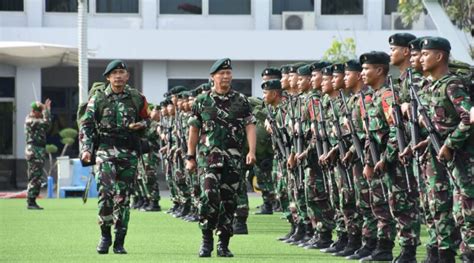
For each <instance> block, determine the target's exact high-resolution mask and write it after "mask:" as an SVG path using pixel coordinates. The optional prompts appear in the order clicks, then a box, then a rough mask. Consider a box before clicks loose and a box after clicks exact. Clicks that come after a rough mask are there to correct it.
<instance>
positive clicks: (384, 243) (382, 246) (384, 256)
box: [360, 239, 395, 262]
mask: <svg viewBox="0 0 474 263" xmlns="http://www.w3.org/2000/svg"><path fill="white" fill-rule="evenodd" d="M394 245H395V244H394V243H393V241H391V240H388V239H379V241H378V242H377V248H376V249H375V250H374V251H373V252H372V254H370V256H367V257H365V258H362V259H361V260H360V262H371V261H392V260H393V253H392V250H393V246H394Z"/></svg>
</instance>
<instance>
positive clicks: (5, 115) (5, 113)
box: [0, 101, 13, 155]
mask: <svg viewBox="0 0 474 263" xmlns="http://www.w3.org/2000/svg"><path fill="white" fill-rule="evenodd" d="M0 123H1V124H2V125H0V155H12V154H13V102H11V101H10V102H8V101H7V102H0Z"/></svg>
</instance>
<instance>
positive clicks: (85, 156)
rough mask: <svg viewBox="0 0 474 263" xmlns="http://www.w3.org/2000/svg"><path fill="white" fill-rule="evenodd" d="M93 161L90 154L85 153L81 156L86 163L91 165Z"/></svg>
mask: <svg viewBox="0 0 474 263" xmlns="http://www.w3.org/2000/svg"><path fill="white" fill-rule="evenodd" d="M91 159H92V154H91V153H90V152H87V151H86V152H83V153H82V155H81V160H82V161H83V162H85V163H90V162H91Z"/></svg>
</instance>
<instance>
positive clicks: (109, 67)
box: [102, 59, 127, 76]
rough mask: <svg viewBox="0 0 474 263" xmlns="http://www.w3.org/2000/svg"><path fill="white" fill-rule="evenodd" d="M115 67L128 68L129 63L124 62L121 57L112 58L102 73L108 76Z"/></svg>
mask: <svg viewBox="0 0 474 263" xmlns="http://www.w3.org/2000/svg"><path fill="white" fill-rule="evenodd" d="M114 69H127V64H125V62H123V61H122V60H120V59H116V60H112V61H110V63H109V64H108V65H107V67H106V68H105V71H104V73H102V75H104V76H107V75H109V73H110V72H111V71H112V70H114Z"/></svg>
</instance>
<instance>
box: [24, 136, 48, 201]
mask: <svg viewBox="0 0 474 263" xmlns="http://www.w3.org/2000/svg"><path fill="white" fill-rule="evenodd" d="M45 155H46V150H45V148H44V147H37V146H33V145H31V144H28V145H27V146H26V163H27V166H28V168H27V169H28V190H27V191H28V198H36V197H37V196H38V195H39V193H40V190H41V181H42V177H43V167H44V158H45Z"/></svg>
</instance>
